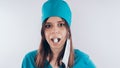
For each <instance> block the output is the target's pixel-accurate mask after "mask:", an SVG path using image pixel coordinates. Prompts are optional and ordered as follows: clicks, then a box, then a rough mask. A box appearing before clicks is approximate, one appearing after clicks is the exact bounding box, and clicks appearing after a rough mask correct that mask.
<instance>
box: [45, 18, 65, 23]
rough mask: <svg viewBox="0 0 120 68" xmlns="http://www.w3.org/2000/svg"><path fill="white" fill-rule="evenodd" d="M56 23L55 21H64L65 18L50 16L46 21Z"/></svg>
mask: <svg viewBox="0 0 120 68" xmlns="http://www.w3.org/2000/svg"><path fill="white" fill-rule="evenodd" d="M47 22H49V23H55V22H64V20H63V19H62V18H60V17H50V18H48V20H47V21H46V23H47Z"/></svg>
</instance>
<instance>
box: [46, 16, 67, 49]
mask: <svg viewBox="0 0 120 68" xmlns="http://www.w3.org/2000/svg"><path fill="white" fill-rule="evenodd" d="M67 32H68V31H67V29H66V24H65V21H64V20H62V19H61V18H60V17H50V18H48V20H47V21H46V23H45V38H46V40H47V42H48V44H49V45H50V47H51V48H53V49H59V48H63V46H64V43H65V41H66V38H67Z"/></svg>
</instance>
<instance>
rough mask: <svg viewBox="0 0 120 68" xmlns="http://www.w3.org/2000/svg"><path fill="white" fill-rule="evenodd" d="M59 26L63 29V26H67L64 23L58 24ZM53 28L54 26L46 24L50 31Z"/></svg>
mask: <svg viewBox="0 0 120 68" xmlns="http://www.w3.org/2000/svg"><path fill="white" fill-rule="evenodd" d="M57 26H58V27H63V26H65V24H64V23H58V24H57ZM51 27H53V25H51V24H45V28H46V29H49V28H51Z"/></svg>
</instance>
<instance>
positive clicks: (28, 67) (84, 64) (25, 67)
mask: <svg viewBox="0 0 120 68" xmlns="http://www.w3.org/2000/svg"><path fill="white" fill-rule="evenodd" d="M74 54H75V59H74V60H75V61H74V65H73V67H72V68H96V67H95V65H94V63H93V62H92V61H91V60H90V58H89V56H88V55H86V54H85V53H83V52H82V51H80V50H78V49H74ZM36 55H37V50H34V51H31V52H29V53H28V54H26V55H25V57H24V59H23V62H22V68H37V67H36V64H35V57H36ZM47 63H48V61H47V60H46V62H45V66H44V68H52V66H51V65H50V64H48V65H47ZM59 68H63V66H60V67H59Z"/></svg>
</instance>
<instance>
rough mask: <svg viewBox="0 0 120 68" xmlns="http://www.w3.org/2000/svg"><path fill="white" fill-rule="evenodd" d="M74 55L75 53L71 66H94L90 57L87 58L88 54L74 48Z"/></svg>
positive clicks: (93, 67)
mask: <svg viewBox="0 0 120 68" xmlns="http://www.w3.org/2000/svg"><path fill="white" fill-rule="evenodd" d="M74 55H75V59H74V60H75V62H74V66H73V68H78V67H81V68H96V67H95V65H94V64H93V62H92V61H91V59H90V58H89V56H88V54H86V53H84V52H82V51H80V50H78V49H74Z"/></svg>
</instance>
